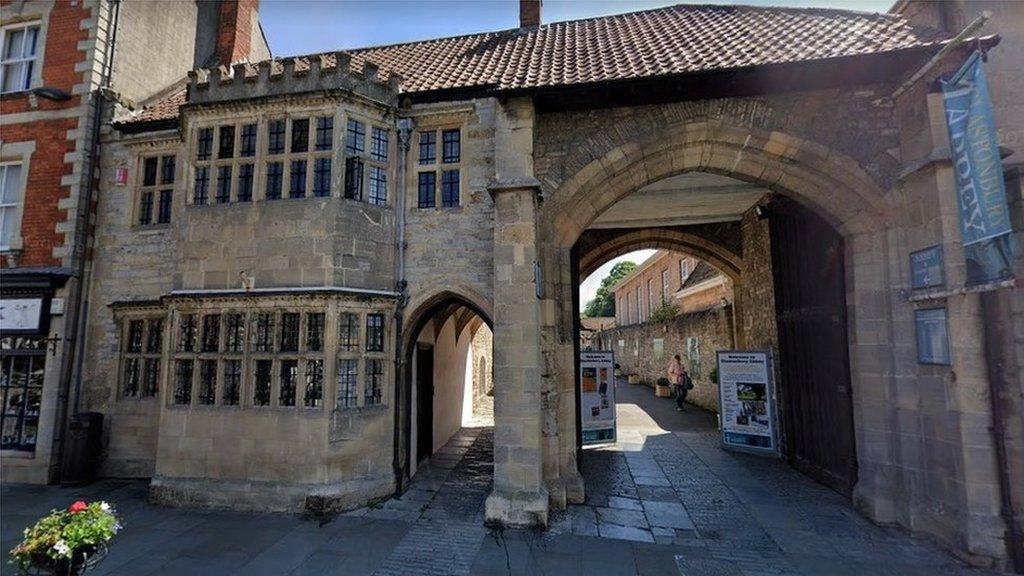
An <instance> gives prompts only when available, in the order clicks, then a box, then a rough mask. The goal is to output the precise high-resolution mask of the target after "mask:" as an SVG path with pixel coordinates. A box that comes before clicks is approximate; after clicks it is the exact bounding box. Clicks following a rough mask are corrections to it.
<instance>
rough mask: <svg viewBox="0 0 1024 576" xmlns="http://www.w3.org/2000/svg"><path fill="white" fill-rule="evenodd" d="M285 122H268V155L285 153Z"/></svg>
mask: <svg viewBox="0 0 1024 576" xmlns="http://www.w3.org/2000/svg"><path fill="white" fill-rule="evenodd" d="M284 131H285V126H284V120H271V121H269V122H267V154H282V153H284Z"/></svg>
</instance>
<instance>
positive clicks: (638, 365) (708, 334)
mask: <svg viewBox="0 0 1024 576" xmlns="http://www.w3.org/2000/svg"><path fill="white" fill-rule="evenodd" d="M732 314H733V308H732V307H731V306H729V307H726V308H717V309H711V310H705V311H703V312H693V313H689V314H680V315H679V316H676V318H675V319H674V320H672V321H670V322H664V323H651V322H647V323H644V324H634V325H631V326H622V327H618V328H614V329H612V330H604V331H601V332H600V333H599V334H598V336H597V338H599V339H600V341H601V346H602V349H604V350H612V351H613V352H614V353H615V362H616V363H617V364H618V365H619V367H620V369H621V370H622V374H623V375H626V376H628V375H632V374H636V375H637V376H639V377H640V379H641V380H643V381H644V382H645V383H650V384H653V383H655V382H657V380H658V379H659V378H667V377H668V365H669V363H670V362H671V361H672V357H673V356H674V355H676V354H679V356H680V358H682V360H683V365H684V366H685V367H686V368H687V370H688V371H689V372H690V376H691V378H693V390H690V393H689V395H688V396H687V398H686V400H687V402H689V403H691V404H694V405H696V406H700V407H701V408H704V409H705V410H710V411H712V412H718V384H717V383H715V382H712V381H711V371H712V369H714V367H715V365H716V363H717V360H716V355H715V351H717V350H729V349H732V348H733V342H732V332H733V331H732V324H733V318H732ZM691 338H693V339H696V341H697V347H698V351H697V354H696V355H695V356H691V355H690V354H688V349H687V346H688V345H689V344H688V343H689V340H690V339H691ZM656 341H660V342H661V343H660V351H659V347H658V346H656V345H655V342H656ZM694 358H696V360H697V361H696V362H694ZM651 393H652V394H653V393H654V391H653V390H652V391H651Z"/></svg>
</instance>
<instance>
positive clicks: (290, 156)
mask: <svg viewBox="0 0 1024 576" xmlns="http://www.w3.org/2000/svg"><path fill="white" fill-rule="evenodd" d="M324 117H328V118H331V120H332V133H331V149H329V150H323V149H319V148H318V147H317V124H318V123H317V119H318V118H324ZM349 119H352V120H356V121H359V122H362V123H363V124H364V126H365V128H366V131H365V134H364V138H365V140H364V142H363V144H364V145H363V151H362V152H361V153H360V154H359V155H357V156H355V158H359V160H360V161H361V164H362V172H363V177H362V179H361V181H360V182H359V192H360V194H359V198H358V199H353V198H349V200H356V201H359V202H362V203H364V204H374V203H372V202H370V201H369V199H370V195H369V187H370V178H369V174H370V167H371V166H372V167H376V168H380V169H382V170H383V174H384V176H385V180H386V182H387V184H386V186H387V199H386V201H385V202H383V203H380V204H374V205H379V206H382V207H383V206H389V205H390V204H391V202H392V198H393V196H394V191H395V186H394V170H393V167H392V162H391V159H392V158H394V157H395V152H396V149H397V148H396V146H397V138H395V137H394V133H395V132H394V128H393V126H391V125H389V123H388V122H387V121H385V120H384V119H382V118H378V117H376V116H375V115H373V114H371V113H360V111H358V110H352V109H351V108H349V107H347V106H345V105H340V106H339V105H338V103H336V102H332V103H329V104H325V103H316V104H309V105H306V106H302V105H292V106H290V107H289V109H288V110H282V109H281V107H280V106H277V107H273V108H268V109H266V110H260V111H256V112H255V113H252V112H249V113H247V114H242V113H234V114H231V115H221V116H213V115H210V116H208V117H206V116H203V117H200V118H196V119H194V120H193V121H192V122H190V126H189V128H188V129H187V139H186V151H187V152H186V154H185V155H184V160H182V159H181V158H179V162H178V163H179V165H184V167H183V171H184V173H179V174H178V177H179V179H182V180H183V181H184V189H185V190H186V193H185V206H186V207H188V208H191V207H197V206H204V207H211V206H215V205H219V206H226V205H236V204H241V205H249V204H250V203H252V202H263V201H268V198H267V194H266V184H267V167H268V166H269V165H270V164H271V163H277V162H279V163H281V168H282V184H281V191H280V198H271V199H269V201H278V200H307V199H317V198H319V199H326V198H333V197H342V198H344V197H345V181H346V176H347V175H346V169H347V166H348V164H347V160H348V159H349V158H350V155H349V154H347V153H346V146H345V144H346V142H345V140H346V127H347V125H348V120H349ZM277 120H284V121H285V132H284V151H283V152H282V153H280V154H269V153H268V151H267V138H268V136H267V130H268V127H269V124H270V122H273V121H277ZM294 120H308V121H309V122H308V130H309V133H308V138H307V147H306V151H305V152H292V151H291V145H292V137H293V134H292V129H293V121H294ZM247 124H255V125H256V138H255V154H253V155H252V156H246V157H242V156H240V150H241V146H242V131H243V127H244V126H245V125H247ZM221 126H233V127H234V134H235V136H234V143H233V150H234V151H233V154H232V157H231V158H219V157H218V156H219V154H218V148H219V133H220V132H219V129H220V127H221ZM203 129H212V130H213V139H212V144H211V151H210V157H209V159H207V160H199V159H198V155H197V152H198V150H197V142H198V137H199V133H200V131H201V130H203ZM374 129H382V130H385V131H386V133H387V146H388V150H387V159H386V160H384V161H381V160H379V159H376V158H375V157H374V154H373V152H374V150H373V145H372V140H371V137H372V134H373V131H374ZM377 158H379V156H378V157H377ZM324 159H329V160H330V170H331V173H330V179H329V183H330V184H329V190H328V193H327V194H326V195H323V196H316V195H314V190H315V188H316V183H317V181H316V176H317V170H316V169H317V160H324ZM294 160H305V161H306V173H305V188H304V190H305V193H304V195H303V196H302V197H296V198H289V188H290V186H289V184H290V175H291V166H292V161H294ZM246 164H252V165H253V177H252V194H251V197H250V198H249V199H248V200H241V201H240V200H239V199H238V190H239V184H238V183H239V174H240V173H241V166H242V165H246ZM229 165H230V166H231V185H230V193H229V200H228V201H227V202H224V203H221V204H217V202H216V192H217V176H218V174H217V168H218V167H220V166H229ZM321 166H322V165H321ZM203 168H205V169H206V170H207V174H208V179H209V180H208V192H207V195H206V202H205V203H202V204H197V203H196V202H195V199H196V197H195V185H196V174H197V171H198V170H199V169H203Z"/></svg>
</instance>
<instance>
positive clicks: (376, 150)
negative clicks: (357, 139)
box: [370, 126, 388, 162]
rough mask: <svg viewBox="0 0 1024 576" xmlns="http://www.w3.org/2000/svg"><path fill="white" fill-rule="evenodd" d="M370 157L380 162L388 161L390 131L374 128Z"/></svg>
mask: <svg viewBox="0 0 1024 576" xmlns="http://www.w3.org/2000/svg"><path fill="white" fill-rule="evenodd" d="M370 157H371V158H372V159H374V160H376V161H378V162H387V161H388V131H387V129H385V128H381V127H379V126H374V127H373V131H372V133H371V137H370Z"/></svg>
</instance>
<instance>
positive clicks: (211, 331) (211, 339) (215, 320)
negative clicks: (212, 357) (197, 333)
mask: <svg viewBox="0 0 1024 576" xmlns="http://www.w3.org/2000/svg"><path fill="white" fill-rule="evenodd" d="M202 348H203V352H216V351H217V350H218V349H219V348H220V314H207V315H206V316H203V346H202Z"/></svg>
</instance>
